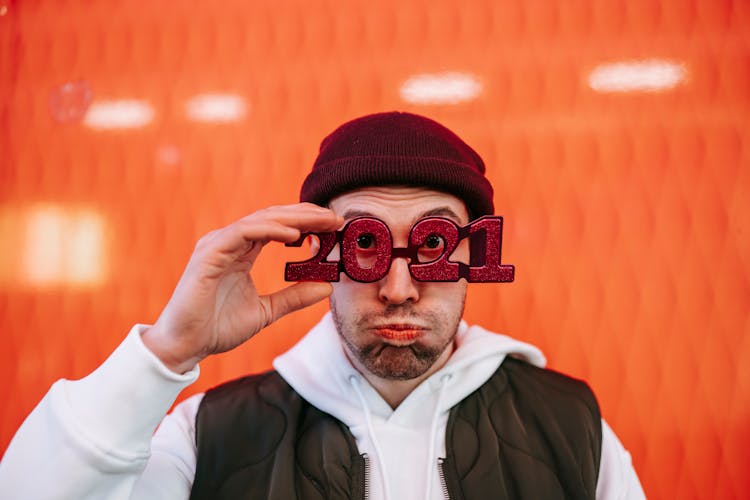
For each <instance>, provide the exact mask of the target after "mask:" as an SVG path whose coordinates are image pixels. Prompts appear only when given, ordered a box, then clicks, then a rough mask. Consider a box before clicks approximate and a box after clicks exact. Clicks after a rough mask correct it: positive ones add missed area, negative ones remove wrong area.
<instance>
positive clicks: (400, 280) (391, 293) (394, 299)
mask: <svg viewBox="0 0 750 500" xmlns="http://www.w3.org/2000/svg"><path fill="white" fill-rule="evenodd" d="M379 285H380V290H379V291H378V296H379V298H380V300H381V301H383V302H385V303H387V304H403V303H404V302H407V301H412V302H417V301H418V300H419V290H418V289H417V285H416V283H415V281H414V279H413V278H412V277H411V273H410V272H409V265H408V262H407V259H405V258H402V257H399V258H395V259H393V262H392V263H391V269H390V270H389V271H388V274H386V275H385V276H384V277H383V279H381V280H380V282H379Z"/></svg>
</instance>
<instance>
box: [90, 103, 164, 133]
mask: <svg viewBox="0 0 750 500" xmlns="http://www.w3.org/2000/svg"><path fill="white" fill-rule="evenodd" d="M153 118H154V109H153V108H152V107H151V105H150V104H148V103H147V102H145V101H138V100H135V99H129V100H118V101H96V102H94V103H93V104H92V105H91V107H90V108H89V110H88V111H87V112H86V117H85V118H84V120H83V122H84V123H85V124H86V126H88V127H91V128H93V129H98V130H110V129H123V128H124V129H129V128H139V127H145V126H146V125H148V124H149V123H151V120H153Z"/></svg>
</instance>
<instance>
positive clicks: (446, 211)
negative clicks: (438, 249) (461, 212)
mask: <svg viewBox="0 0 750 500" xmlns="http://www.w3.org/2000/svg"><path fill="white" fill-rule="evenodd" d="M425 217H447V218H449V219H453V221H454V222H455V223H457V224H463V222H462V221H461V217H459V216H458V214H457V213H456V212H454V211H453V209H451V208H450V207H439V208H433V209H432V210H428V211H426V212H424V213H423V214H422V215H420V216H419V218H420V219H424V218H425Z"/></svg>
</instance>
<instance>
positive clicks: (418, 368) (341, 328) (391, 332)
mask: <svg viewBox="0 0 750 500" xmlns="http://www.w3.org/2000/svg"><path fill="white" fill-rule="evenodd" d="M329 206H330V208H331V209H333V211H334V212H336V213H337V214H339V215H342V216H343V217H344V219H345V220H346V221H349V220H351V219H354V218H356V217H375V218H378V219H380V220H382V221H383V222H385V223H386V224H387V225H388V227H389V228H390V230H391V233H392V235H393V245H394V247H406V246H407V240H408V237H409V231H410V230H411V227H412V226H413V225H414V223H416V222H417V221H419V220H420V219H422V218H424V217H429V216H442V217H447V218H449V219H452V220H453V221H455V222H456V223H457V224H458V225H460V226H463V225H466V224H467V223H468V222H469V216H468V212H467V209H466V206H465V204H464V203H463V201H461V200H460V199H459V198H457V197H455V196H452V195H450V194H446V193H442V192H439V191H433V190H430V189H424V188H414V187H369V188H362V189H358V190H356V191H351V192H348V193H345V194H342V195H339V196H337V197H335V198H333V199H332V200H331V202H330V204H329ZM334 251H336V250H334ZM467 255H468V248H467V246H466V244H460V245H459V246H458V248H457V249H456V251H455V252H454V253H453V257H452V258H451V260H461V261H464V262H466V261H467ZM465 298H466V281H464V280H460V281H457V282H448V283H443V282H419V281H415V280H414V279H413V278H412V277H411V274H410V273H409V269H408V267H407V260H406V259H405V258H396V259H393V262H392V264H391V268H390V270H389V271H388V274H386V275H385V277H383V278H382V279H381V280H380V281H376V282H373V283H359V282H356V281H352V280H350V279H349V278H348V277H347V276H346V275H345V274H343V273H342V274H341V278H340V281H339V282H334V283H333V294H332V295H331V312H332V314H333V319H334V321H335V323H336V328H337V329H338V332H339V334H340V335H341V337H342V339H343V340H344V343H345V344H346V346H347V351H348V352H347V354H348V355H349V358H350V359H351V360H352V362H353V363H354V364H355V366H357V368H358V369H360V370H362V369H365V370H367V371H369V372H370V373H372V374H373V375H376V376H378V377H381V378H384V379H389V380H409V379H413V378H416V377H419V376H420V375H422V374H424V373H425V372H427V370H429V368H430V367H431V366H433V364H435V363H436V362H440V363H441V364H442V363H444V362H445V361H446V360H447V358H448V357H449V356H450V353H451V351H452V341H453V337H454V336H455V334H456V329H457V328H458V323H459V321H460V320H461V316H462V314H463V309H464V300H465Z"/></svg>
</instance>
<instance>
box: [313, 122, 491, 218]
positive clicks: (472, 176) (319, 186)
mask: <svg viewBox="0 0 750 500" xmlns="http://www.w3.org/2000/svg"><path fill="white" fill-rule="evenodd" d="M484 171H485V167H484V162H483V161H482V158H480V157H479V155H478V154H477V153H476V151H474V150H473V149H472V148H471V147H469V146H468V145H467V144H466V143H465V142H463V141H462V140H461V139H460V138H459V137H458V136H457V135H456V134H454V133H453V132H451V131H450V130H448V129H447V128H445V127H444V126H442V125H440V124H439V123H437V122H436V121H433V120H430V119H429V118H425V117H423V116H418V115H413V114H411V113H398V112H392V113H378V114H374V115H367V116H363V117H361V118H357V119H355V120H352V121H350V122H347V123H344V124H343V125H341V126H340V127H339V128H337V129H336V130H334V131H333V132H332V133H331V134H330V135H329V136H328V137H326V138H325V139H323V142H322V143H321V144H320V152H319V154H318V158H317V159H316V160H315V164H314V165H313V168H312V172H310V174H309V175H308V176H307V178H306V179H305V181H304V183H303V184H302V189H301V191H300V201H309V202H312V203H315V204H318V205H322V206H325V205H326V204H327V203H328V201H329V200H330V199H331V198H333V197H334V196H336V195H338V194H341V193H345V192H347V191H352V190H354V189H358V188H362V187H366V186H384V185H411V186H425V187H429V188H432V189H435V190H438V191H444V192H447V193H450V194H453V195H455V196H458V197H459V198H461V199H463V201H464V202H465V203H466V206H467V208H468V209H469V212H470V214H471V216H472V217H480V216H482V215H491V214H492V213H494V206H493V202H492V186H491V185H490V183H489V181H488V180H487V178H486V177H485V176H484Z"/></svg>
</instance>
